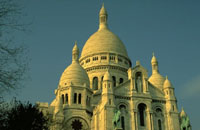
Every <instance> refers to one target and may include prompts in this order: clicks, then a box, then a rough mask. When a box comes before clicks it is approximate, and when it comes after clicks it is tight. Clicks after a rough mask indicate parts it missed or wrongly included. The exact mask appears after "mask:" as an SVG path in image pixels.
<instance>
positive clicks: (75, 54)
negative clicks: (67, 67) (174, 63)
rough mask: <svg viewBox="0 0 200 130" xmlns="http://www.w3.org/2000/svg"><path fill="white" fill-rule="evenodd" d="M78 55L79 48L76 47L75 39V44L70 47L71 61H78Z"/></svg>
mask: <svg viewBox="0 0 200 130" xmlns="http://www.w3.org/2000/svg"><path fill="white" fill-rule="evenodd" d="M78 57H79V49H78V46H77V41H75V45H74V47H73V49H72V62H73V61H78Z"/></svg>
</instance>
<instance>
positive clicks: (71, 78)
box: [60, 61, 89, 86]
mask: <svg viewBox="0 0 200 130" xmlns="http://www.w3.org/2000/svg"><path fill="white" fill-rule="evenodd" d="M71 83H72V84H73V85H81V86H82V85H83V84H85V83H86V86H89V78H88V75H87V73H86V71H85V70H84V69H83V68H82V66H81V65H80V64H79V63H78V62H76V61H74V62H72V64H71V65H70V66H68V67H67V68H66V69H65V71H64V72H63V74H62V76H61V78H60V86H66V85H68V84H71Z"/></svg>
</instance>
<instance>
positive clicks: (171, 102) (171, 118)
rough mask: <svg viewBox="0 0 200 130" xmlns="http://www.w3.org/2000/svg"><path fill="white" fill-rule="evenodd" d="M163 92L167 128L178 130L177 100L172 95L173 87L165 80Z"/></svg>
mask: <svg viewBox="0 0 200 130" xmlns="http://www.w3.org/2000/svg"><path fill="white" fill-rule="evenodd" d="M163 91H164V93H165V100H166V112H167V115H168V127H169V129H170V130H179V129H180V126H179V113H178V108H177V100H176V97H175V95H174V87H173V85H172V84H171V82H170V81H169V80H168V77H167V76H166V79H165V81H164V84H163Z"/></svg>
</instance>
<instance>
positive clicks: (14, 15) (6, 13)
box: [0, 0, 28, 95]
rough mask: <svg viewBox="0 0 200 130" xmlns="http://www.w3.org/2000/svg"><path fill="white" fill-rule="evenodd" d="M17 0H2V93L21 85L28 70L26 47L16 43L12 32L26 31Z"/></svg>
mask: <svg viewBox="0 0 200 130" xmlns="http://www.w3.org/2000/svg"><path fill="white" fill-rule="evenodd" d="M21 11H22V9H21V7H20V6H19V4H17V0H0V95H1V94H2V93H3V92H9V91H10V90H14V89H16V88H19V86H21V82H22V80H23V79H24V77H25V72H26V71H27V68H28V66H27V64H28V62H27V58H26V53H25V51H26V49H25V47H24V46H23V45H20V44H19V43H14V40H13V37H12V32H14V31H24V30H25V24H21V23H20V19H21V17H22V12H21Z"/></svg>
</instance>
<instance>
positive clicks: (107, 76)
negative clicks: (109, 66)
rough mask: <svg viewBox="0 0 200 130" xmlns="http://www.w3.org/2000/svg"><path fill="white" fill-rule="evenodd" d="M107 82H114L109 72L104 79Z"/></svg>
mask: <svg viewBox="0 0 200 130" xmlns="http://www.w3.org/2000/svg"><path fill="white" fill-rule="evenodd" d="M107 80H109V81H111V80H112V78H111V76H110V73H109V71H106V73H105V75H104V78H103V81H107Z"/></svg>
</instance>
